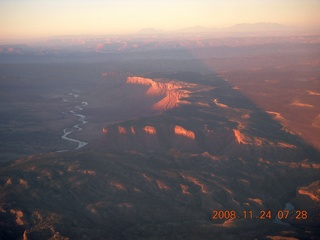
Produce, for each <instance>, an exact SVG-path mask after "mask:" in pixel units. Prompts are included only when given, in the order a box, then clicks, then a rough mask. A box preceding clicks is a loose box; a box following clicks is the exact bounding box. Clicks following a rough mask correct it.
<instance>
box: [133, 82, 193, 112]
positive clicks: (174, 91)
mask: <svg viewBox="0 0 320 240" xmlns="http://www.w3.org/2000/svg"><path fill="white" fill-rule="evenodd" d="M127 83H129V84H139V85H145V86H148V87H149V88H148V90H147V91H146V95H149V96H159V97H161V100H160V101H158V102H157V103H155V104H154V105H153V106H152V107H153V109H154V110H157V111H165V110H168V109H171V108H174V107H177V106H178V105H179V104H181V103H182V102H183V101H182V100H181V98H183V97H186V96H187V95H188V93H189V91H187V90H184V89H183V88H185V87H187V86H188V87H190V84H186V83H183V82H178V81H155V80H153V79H150V78H144V77H128V78H127Z"/></svg>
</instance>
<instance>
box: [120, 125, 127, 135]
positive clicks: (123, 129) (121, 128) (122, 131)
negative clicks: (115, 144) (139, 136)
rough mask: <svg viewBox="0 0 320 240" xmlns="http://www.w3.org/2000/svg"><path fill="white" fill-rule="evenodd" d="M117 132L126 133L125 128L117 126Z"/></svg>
mask: <svg viewBox="0 0 320 240" xmlns="http://www.w3.org/2000/svg"><path fill="white" fill-rule="evenodd" d="M118 132H119V133H120V134H127V130H126V129H125V128H124V127H121V126H118Z"/></svg>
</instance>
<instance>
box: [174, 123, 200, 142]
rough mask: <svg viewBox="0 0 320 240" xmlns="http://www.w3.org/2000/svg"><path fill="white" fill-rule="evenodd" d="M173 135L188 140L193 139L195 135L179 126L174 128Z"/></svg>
mask: <svg viewBox="0 0 320 240" xmlns="http://www.w3.org/2000/svg"><path fill="white" fill-rule="evenodd" d="M174 134H176V135H180V136H184V137H187V138H190V139H195V138H196V135H195V134H194V132H192V131H190V130H187V129H185V128H183V127H181V126H175V127H174Z"/></svg>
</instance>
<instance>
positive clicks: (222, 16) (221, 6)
mask: <svg viewBox="0 0 320 240" xmlns="http://www.w3.org/2000/svg"><path fill="white" fill-rule="evenodd" d="M319 12H320V1H319V0H0V40H2V41H4V40H10V39H21V40H23V39H32V38H39V37H48V36H56V35H79V34H94V35H95V34H123V33H134V32H137V31H139V30H140V29H143V28H155V29H161V30H164V31H173V30H177V29H183V28H188V27H193V26H195V25H201V26H204V27H208V28H213V27H215V28H221V27H229V26H231V25H234V24H238V23H255V22H272V23H280V24H283V25H287V26H299V27H301V26H304V27H315V26H319V27H320V15H319Z"/></svg>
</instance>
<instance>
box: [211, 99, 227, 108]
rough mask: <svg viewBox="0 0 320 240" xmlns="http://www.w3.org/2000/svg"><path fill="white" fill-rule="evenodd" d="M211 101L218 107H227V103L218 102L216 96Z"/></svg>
mask: <svg viewBox="0 0 320 240" xmlns="http://www.w3.org/2000/svg"><path fill="white" fill-rule="evenodd" d="M213 102H214V103H215V104H216V105H217V106H218V107H221V108H229V106H228V105H226V104H223V103H220V102H219V101H218V99H217V98H215V99H213Z"/></svg>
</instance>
